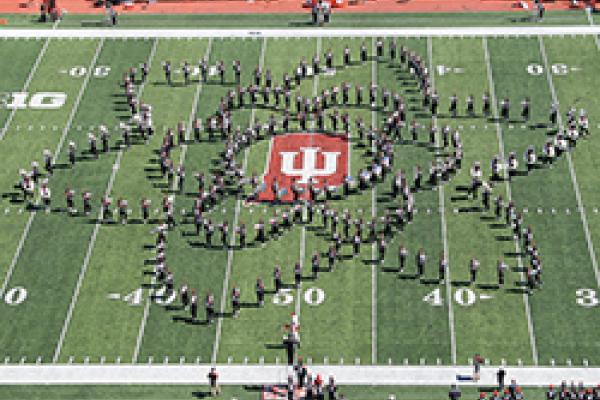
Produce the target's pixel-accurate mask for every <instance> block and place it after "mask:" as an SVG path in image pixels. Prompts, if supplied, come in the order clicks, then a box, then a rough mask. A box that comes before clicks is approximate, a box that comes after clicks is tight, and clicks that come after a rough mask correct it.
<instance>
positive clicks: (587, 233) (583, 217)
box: [538, 36, 600, 287]
mask: <svg viewBox="0 0 600 400" xmlns="http://www.w3.org/2000/svg"><path fill="white" fill-rule="evenodd" d="M538 41H539V43H540V53H541V55H542V59H543V61H544V67H545V69H546V78H547V80H548V86H549V87H550V92H551V93H552V101H553V102H554V103H555V104H558V96H557V95H556V89H555V87H554V82H553V80H552V75H551V74H550V69H549V65H548V56H547V55H546V48H545V46H544V39H542V37H541V36H538ZM558 126H559V127H560V129H561V130H562V131H564V124H563V120H562V115H561V113H560V112H559V113H558ZM566 155H567V162H568V163H569V172H570V174H571V182H572V183H573V189H574V190H575V198H576V200H577V210H578V211H579V215H580V217H581V224H582V225H583V231H584V233H585V240H586V243H587V247H588V251H589V253H590V258H591V260H592V266H593V268H594V274H595V276H596V285H597V286H598V287H600V272H599V271H598V260H597V259H596V251H595V250H594V243H593V242H592V236H591V234H590V228H589V226H588V222H587V216H586V214H585V209H584V208H583V202H582V200H581V192H580V191H579V184H578V183H577V174H576V173H575V166H574V165H573V160H572V158H571V153H570V152H568V151H567V152H566Z"/></svg>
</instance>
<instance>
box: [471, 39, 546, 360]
mask: <svg viewBox="0 0 600 400" xmlns="http://www.w3.org/2000/svg"><path fill="white" fill-rule="evenodd" d="M481 41H482V45H483V50H484V56H485V65H486V68H487V76H488V85H489V88H490V94H491V96H492V107H493V110H494V119H496V123H495V125H496V136H497V137H498V149H499V150H500V157H502V159H503V160H506V158H505V153H504V138H503V135H502V127H501V126H500V122H499V121H498V118H499V115H498V100H497V99H496V87H495V85H494V76H493V74H492V63H491V61H490V52H489V49H488V44H487V39H486V38H482V39H481ZM504 183H505V186H506V194H507V196H508V201H512V190H511V188H510V182H509V181H508V180H505V181H504ZM514 242H515V251H516V252H517V254H519V255H518V256H517V263H518V264H519V268H520V269H521V272H520V273H519V275H520V276H521V279H524V277H525V275H524V274H523V259H522V258H521V255H520V254H521V245H520V244H519V239H515V240H514ZM523 305H524V306H525V314H526V315H527V330H528V331H529V344H530V345H531V357H532V359H533V364H534V365H538V352H537V345H536V341H535V329H534V326H533V319H532V318H531V309H530V307H529V297H528V295H527V294H526V293H523Z"/></svg>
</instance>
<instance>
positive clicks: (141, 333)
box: [131, 38, 212, 363]
mask: <svg viewBox="0 0 600 400" xmlns="http://www.w3.org/2000/svg"><path fill="white" fill-rule="evenodd" d="M155 39H156V40H155V41H154V44H153V47H152V52H151V57H154V53H155V52H156V47H157V44H158V38H155ZM211 47H212V38H211V39H209V41H208V45H207V47H206V53H205V54H204V57H205V59H208V56H209V55H210V49H211ZM202 88H203V83H202V80H200V81H199V82H198V85H197V87H196V92H195V94H194V100H193V101H192V111H191V112H190V118H189V121H188V124H187V126H186V127H185V128H186V139H187V137H189V132H190V129H191V125H192V121H193V119H194V115H196V110H197V108H198V99H199V98H200V93H201V91H202ZM186 153H187V144H183V145H182V149H181V152H180V155H179V165H183V162H184V161H185V156H186ZM178 185H179V177H177V179H176V180H175V182H173V188H176V187H177V186H178ZM175 199H176V195H173V206H175ZM154 283H155V278H152V284H154ZM153 294H154V288H150V290H149V291H148V297H147V298H146V302H145V304H144V314H143V315H142V320H141V322H140V328H139V330H138V335H137V339H136V342H135V349H134V350H133V356H132V358H131V362H132V363H136V362H137V359H138V357H139V355H140V349H141V347H142V340H143V339H144V332H145V331H146V322H147V321H148V315H149V314H150V304H151V302H152V295H153Z"/></svg>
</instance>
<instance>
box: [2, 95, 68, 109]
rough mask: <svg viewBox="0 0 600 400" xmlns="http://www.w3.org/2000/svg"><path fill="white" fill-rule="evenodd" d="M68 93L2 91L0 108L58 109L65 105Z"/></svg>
mask: <svg viewBox="0 0 600 400" xmlns="http://www.w3.org/2000/svg"><path fill="white" fill-rule="evenodd" d="M66 101H67V94H66V93H61V92H38V93H32V94H29V93H28V92H9V93H0V108H7V109H9V110H24V109H27V108H29V109H33V110H56V109H59V108H61V107H62V106H64V105H65V102H66Z"/></svg>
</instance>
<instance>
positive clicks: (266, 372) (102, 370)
mask: <svg viewBox="0 0 600 400" xmlns="http://www.w3.org/2000/svg"><path fill="white" fill-rule="evenodd" d="M210 368H211V365H208V364H199V365H189V364H188V365H173V364H171V365H152V366H148V365H126V364H120V365H115V364H105V365H101V366H100V365H97V366H91V365H50V366H48V365H45V364H43V365H9V366H2V367H0V384H2V385H65V384H70V385H92V384H96V385H97V384H113V385H126V384H143V385H156V384H171V385H182V384H194V385H199V384H203V385H206V384H207V380H206V376H207V375H208V372H209V370H210ZM216 368H217V371H218V372H219V374H220V379H219V383H221V384H224V385H244V384H256V385H264V384H270V385H272V384H276V383H286V382H287V377H288V371H289V370H288V367H287V365H239V364H238V365H234V364H231V365H228V364H219V365H217V366H216ZM309 369H310V371H311V372H312V373H313V376H314V375H316V374H321V375H322V376H328V375H333V376H335V380H336V382H337V383H338V384H341V385H352V386H355V385H378V386H384V385H403V386H405V385H409V386H414V385H421V386H434V385H435V386H445V387H448V386H449V385H450V384H453V383H457V381H456V376H457V375H459V374H460V375H471V374H472V371H473V367H472V366H468V365H462V366H418V367H409V366H387V365H385V366H364V365H361V366H359V365H343V366H342V365H310V366H309ZM505 369H506V371H507V379H508V380H512V379H515V380H516V381H517V382H519V385H521V386H540V387H546V386H547V385H548V384H549V383H554V384H555V385H558V384H560V382H561V381H563V380H565V381H577V382H580V381H583V382H585V383H586V384H588V385H589V384H592V383H594V382H596V381H597V379H598V374H600V368H576V367H566V368H565V367H546V368H540V367H505ZM497 371H498V369H497V367H495V366H484V367H482V368H481V379H480V380H479V381H478V382H473V381H471V382H459V384H460V386H470V387H473V386H486V387H487V386H493V387H496V384H497V380H496V373H497Z"/></svg>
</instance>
